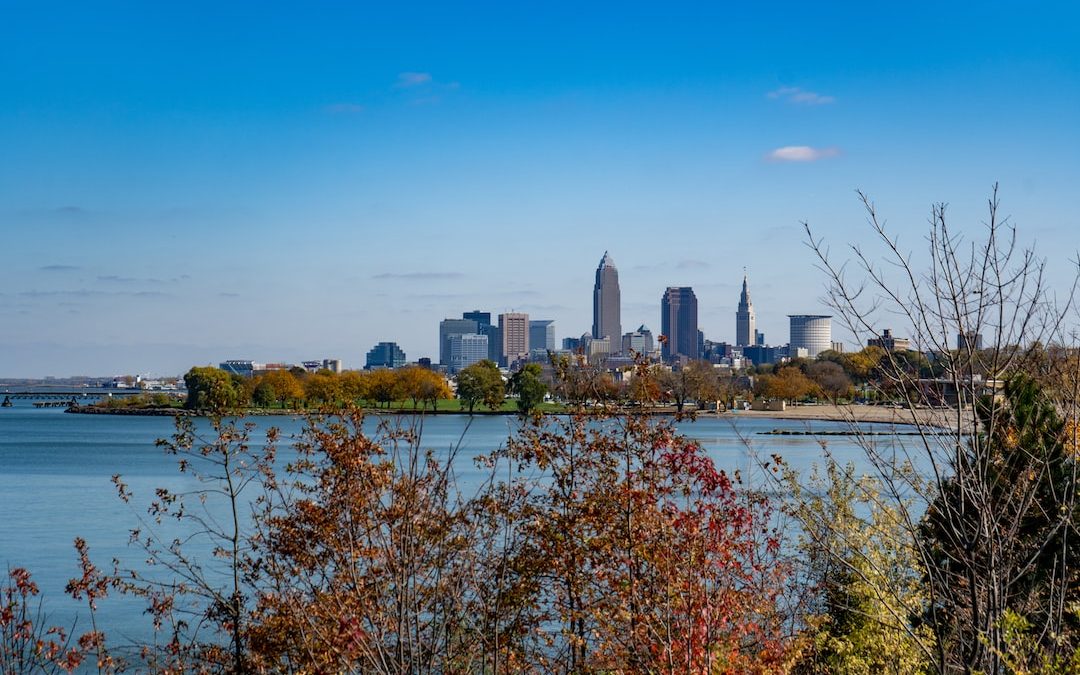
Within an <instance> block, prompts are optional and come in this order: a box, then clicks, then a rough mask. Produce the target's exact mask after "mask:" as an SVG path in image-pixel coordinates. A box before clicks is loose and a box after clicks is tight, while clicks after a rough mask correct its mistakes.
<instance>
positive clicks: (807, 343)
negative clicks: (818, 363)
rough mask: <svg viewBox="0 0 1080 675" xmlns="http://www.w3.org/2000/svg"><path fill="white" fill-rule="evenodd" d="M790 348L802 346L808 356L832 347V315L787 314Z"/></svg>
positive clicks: (813, 355) (812, 356) (814, 356)
mask: <svg viewBox="0 0 1080 675" xmlns="http://www.w3.org/2000/svg"><path fill="white" fill-rule="evenodd" d="M788 319H790V320H791V340H790V341H789V344H790V346H791V350H792V351H795V350H796V349H797V348H799V347H802V348H804V349H806V351H807V352H808V355H809V357H810V358H812V359H813V358H816V357H817V355H818V354H820V353H821V352H824V351H828V350H829V349H832V321H831V319H832V317H831V316H826V315H821V314H789V315H788Z"/></svg>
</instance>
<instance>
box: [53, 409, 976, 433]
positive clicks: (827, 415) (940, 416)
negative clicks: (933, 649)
mask: <svg viewBox="0 0 1080 675" xmlns="http://www.w3.org/2000/svg"><path fill="white" fill-rule="evenodd" d="M364 411H365V412H367V413H374V414H387V413H390V414H397V415H470V414H472V415H477V416H482V415H516V414H517V412H516V411H513V410H505V409H504V410H495V411H492V410H486V409H480V408H478V409H477V410H475V411H474V412H473V413H470V412H468V411H466V410H435V411H432V410H413V409H410V408H390V409H387V408H365V409H364ZM66 412H71V413H79V414H90V415H132V416H180V415H195V416H200V415H202V414H203V413H200V412H196V411H191V410H186V409H183V408H104V407H101V408H99V407H96V406H78V407H74V408H69V409H68V410H67V411H66ZM321 412H324V411H320V410H306V409H302V410H289V409H282V408H253V409H248V410H243V411H236V412H235V413H233V414H239V415H244V416H275V415H283V416H295V415H304V414H319V413H321ZM624 412H631V413H636V414H652V415H674V414H676V409H675V407H674V406H669V407H663V408H654V409H650V410H641V409H637V410H628V411H624ZM686 412H687V413H690V412H691V408H690V407H687V408H686ZM694 412H695V413H696V414H697V415H699V416H708V417H720V418H729V419H738V418H743V417H745V418H754V417H756V418H762V419H777V420H800V421H807V422H810V421H825V422H850V423H853V424H857V423H866V422H870V423H880V424H897V425H899V424H904V425H922V426H930V427H940V428H949V429H951V428H955V427H956V425H957V421H956V411H955V410H952V409H928V408H916V409H908V408H895V407H891V406H884V405H880V406H879V405H855V404H849V405H836V404H832V403H820V404H804V405H789V406H787V408H786V409H785V410H726V411H722V412H714V411H711V410H697V411H694ZM545 414H548V415H562V414H566V413H565V412H563V411H547V412H545Z"/></svg>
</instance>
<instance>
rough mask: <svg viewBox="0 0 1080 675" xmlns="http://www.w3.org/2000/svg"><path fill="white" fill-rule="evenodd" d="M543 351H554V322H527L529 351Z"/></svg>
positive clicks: (534, 320) (547, 320) (548, 320)
mask: <svg viewBox="0 0 1080 675" xmlns="http://www.w3.org/2000/svg"><path fill="white" fill-rule="evenodd" d="M534 349H545V350H547V351H549V352H553V351H555V322H554V321H552V320H550V319H541V320H537V319H532V320H530V321H529V351H532V350H534Z"/></svg>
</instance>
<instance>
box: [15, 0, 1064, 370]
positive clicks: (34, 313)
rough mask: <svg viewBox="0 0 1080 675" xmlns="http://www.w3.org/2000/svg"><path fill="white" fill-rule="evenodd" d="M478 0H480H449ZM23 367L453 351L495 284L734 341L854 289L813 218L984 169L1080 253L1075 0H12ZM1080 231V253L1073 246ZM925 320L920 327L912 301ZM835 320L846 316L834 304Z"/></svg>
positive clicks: (914, 221)
mask: <svg viewBox="0 0 1080 675" xmlns="http://www.w3.org/2000/svg"><path fill="white" fill-rule="evenodd" d="M450 5H455V6H450ZM0 15H2V16H3V20H2V21H0V376H3V377H41V376H48V375H54V376H67V375H118V374H147V375H176V374H180V373H183V372H184V371H186V370H187V369H188V368H189V367H190V366H192V365H196V364H200V365H205V364H208V363H214V364H216V363H218V362H220V361H222V360H225V359H231V358H247V359H253V360H256V361H279V360H280V361H299V360H303V359H313V358H331V357H333V358H340V359H342V360H343V361H344V364H345V366H346V367H362V366H363V362H364V356H365V354H366V352H367V350H368V349H370V348H371V347H372V346H373V345H374V344H375V343H376V342H379V341H396V342H397V343H398V344H400V345H401V346H402V348H403V349H404V350H405V352H406V354H407V356H408V358H409V359H410V360H413V359H416V358H419V357H423V356H428V357H434V358H436V359H437V357H438V349H437V342H438V322H439V320H440V319H443V318H446V317H459V316H460V315H461V312H463V311H467V310H472V309H481V310H488V311H491V312H493V313H499V312H504V311H523V312H528V313H529V314H530V316H531V317H532V318H536V319H552V320H554V321H555V326H556V334H557V336H558V338H559V339H560V340H561V339H562V338H563V337H567V336H580V335H581V334H582V333H584V332H587V331H589V330H590V328H591V321H592V284H593V280H594V274H595V270H596V266H597V264H598V263H599V261H600V259H601V257H602V256H603V254H604V251H610V253H611V255H612V257H613V258H614V260H615V263H616V265H617V267H618V269H619V273H620V281H621V287H622V301H623V308H622V325H623V326H624V328H625V329H627V330H629V329H631V328H633V327H636V326H638V325H640V324H645V325H647V326H648V327H649V328H651V329H652V330H653V331H654V332H659V328H660V326H659V323H660V297H661V295H662V294H663V291H664V289H665V288H666V287H667V286H692V287H693V288H694V290H695V292H696V294H697V297H698V303H699V308H700V317H699V324H700V326H701V328H702V330H703V331H704V332H705V334H706V337H708V338H709V339H713V340H717V341H723V340H727V341H733V340H734V337H735V308H736V304H737V302H738V294H739V287H740V284H741V281H742V275H743V270H744V268H745V269H746V270H747V272H748V274H749V278H750V290H751V296H752V299H753V301H754V305H755V310H756V313H757V321H758V328H759V330H762V331H763V332H764V333H765V335H766V340H767V341H768V342H769V343H770V344H783V343H785V342H787V339H788V325H787V318H786V316H787V315H788V314H798V313H828V308H827V307H826V306H825V304H824V302H823V298H824V295H825V283H826V280H825V277H824V275H823V273H822V272H821V270H820V269H818V267H817V266H816V265H815V260H814V258H813V256H812V254H811V252H810V251H809V249H808V248H807V246H806V234H805V231H804V228H803V223H804V222H805V223H808V224H809V226H810V227H811V230H812V232H813V236H815V237H820V238H822V239H823V240H824V241H825V243H826V245H827V246H829V247H830V251H831V252H832V253H834V254H835V255H836V256H838V257H839V258H843V256H844V255H847V254H846V253H845V250H846V247H849V246H850V245H852V244H855V245H864V244H865V245H868V246H869V245H871V244H872V233H871V231H870V229H869V228H868V226H867V224H866V217H865V212H864V211H863V209H862V206H861V205H860V203H859V201H858V198H857V196H856V192H855V191H856V190H863V191H864V192H866V193H867V194H869V195H870V196H871V197H872V198H873V199H874V201H875V203H876V205H877V208H878V211H879V213H881V214H882V215H883V216H884V217H886V218H887V220H888V224H889V227H890V229H891V230H892V231H894V232H896V233H898V234H900V235H901V237H902V242H903V243H904V245H905V246H908V245H909V246H910V249H911V250H912V251H915V252H916V258H918V253H917V252H918V251H920V250H922V249H924V248H925V236H926V233H927V228H928V225H927V216H928V214H929V210H930V207H931V205H932V204H934V203H938V202H947V203H948V204H949V211H948V213H949V216H950V218H951V219H952V223H953V225H954V227H956V228H957V230H958V231H961V232H963V233H965V234H966V235H968V236H970V237H972V238H977V236H978V235H979V234H980V233H981V232H982V231H983V230H982V229H981V228H983V224H982V223H983V221H984V220H985V215H986V201H987V198H988V197H989V195H990V190H991V188H992V186H993V185H994V184H995V183H998V184H999V185H1000V199H1001V210H1002V212H1003V213H1004V214H1006V215H1008V216H1009V217H1010V218H1011V219H1012V222H1013V223H1014V224H1015V226H1016V227H1017V232H1018V236H1019V237H1020V239H1021V241H1022V242H1024V243H1025V245H1026V244H1030V245H1033V246H1034V247H1035V248H1036V251H1037V252H1038V253H1039V255H1041V256H1043V257H1045V258H1046V261H1047V269H1048V273H1049V279H1050V280H1051V282H1052V283H1053V284H1055V285H1059V286H1061V287H1066V286H1068V285H1069V284H1070V283H1071V280H1072V276H1071V274H1072V271H1073V270H1074V263H1075V260H1076V257H1077V256H1076V251H1077V249H1078V248H1080V242H1078V236H1077V233H1080V227H1078V224H1080V223H1078V217H1077V210H1076V208H1075V204H1076V200H1077V197H1078V186H1080V161H1078V157H1080V6H1077V5H1076V4H1075V3H1068V2H1060V3H1043V2H1030V3H1024V4H1023V5H1022V6H1020V5H1017V4H1016V3H997V2H984V3H980V4H979V5H978V8H977V10H976V9H974V6H973V5H969V4H968V3H920V2H914V3H865V2H860V3H844V2H835V3H805V2H801V3H787V2H772V3H648V4H639V3H633V2H620V3H580V2H578V3H559V2H545V3H534V2H520V3H506V2H499V3H435V4H425V3H407V2H401V3H365V2H340V3H336V2H335V3H330V2H311V3H277V2H259V3H242V2H233V3H220V2H215V3H202V2H185V3H145V2H130V3H113V2H95V3H85V2H42V1H41V0H34V1H30V2H21V1H12V0H0ZM1070 261H1071V262H1070ZM896 332H897V333H898V334H899V333H902V332H903V330H902V328H901V327H898V328H897V330H896ZM834 337H835V338H837V339H841V340H843V339H845V336H844V335H843V334H842V332H841V331H839V330H838V331H836V335H835V336H834Z"/></svg>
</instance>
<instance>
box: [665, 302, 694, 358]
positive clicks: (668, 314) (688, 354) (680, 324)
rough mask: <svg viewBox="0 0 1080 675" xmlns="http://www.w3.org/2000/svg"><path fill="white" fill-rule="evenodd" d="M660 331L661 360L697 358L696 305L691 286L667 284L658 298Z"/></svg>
mask: <svg viewBox="0 0 1080 675" xmlns="http://www.w3.org/2000/svg"><path fill="white" fill-rule="evenodd" d="M660 330H661V331H662V333H663V336H664V340H663V345H662V347H661V354H662V355H663V358H664V360H665V361H672V360H676V359H678V358H680V357H682V358H687V359H691V360H695V359H698V358H699V357H700V352H699V351H698V307H697V296H695V295H694V289H692V288H690V287H688V286H669V287H668V289H667V290H666V291H664V297H663V298H661V300H660Z"/></svg>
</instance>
